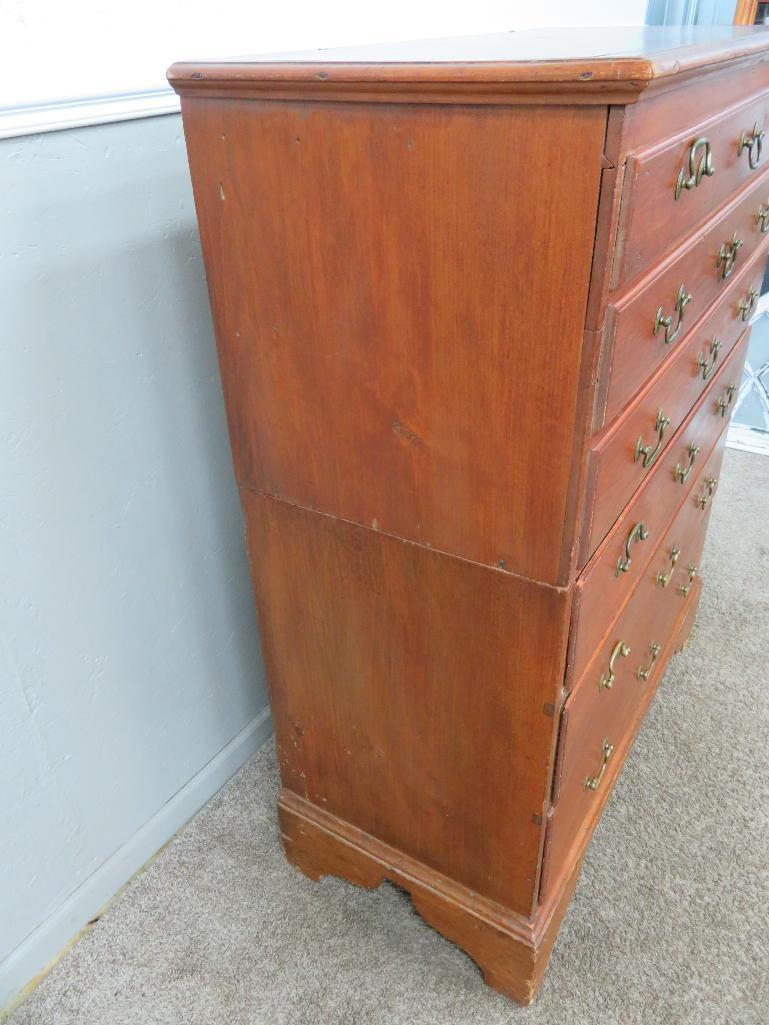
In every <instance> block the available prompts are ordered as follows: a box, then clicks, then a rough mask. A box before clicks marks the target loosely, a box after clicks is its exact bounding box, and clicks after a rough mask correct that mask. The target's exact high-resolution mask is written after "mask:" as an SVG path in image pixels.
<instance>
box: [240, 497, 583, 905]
mask: <svg viewBox="0 0 769 1025" xmlns="http://www.w3.org/2000/svg"><path fill="white" fill-rule="evenodd" d="M242 499H243V504H244V509H245V514H246V522H247V533H248V545H249V552H250V555H251V568H252V574H253V578H254V586H255V591H256V599H257V608H258V612H259V624H260V629H261V635H262V645H263V652H264V658H265V664H266V666H267V675H268V681H269V685H270V697H271V702H272V707H273V711H274V718H275V732H276V737H277V747H278V763H279V766H280V771H281V778H282V780H283V785H284V787H285V788H286V789H288V790H291V791H293V792H295V793H297V794H299V795H300V796H301V797H303V798H305V800H307V801H310V802H312V803H313V804H315V805H317V806H318V807H321V808H323V809H325V810H326V811H328V812H330V813H331V814H333V815H336V816H338V817H339V818H341V819H342V820H344V821H346V822H350V823H352V824H354V825H355V826H357V827H358V828H360V829H362V830H363V831H364V832H366V833H370V834H372V835H373V836H376V837H378V838H379V839H381V840H383V841H384V842H385V843H388V844H390V845H392V846H393V847H396V848H398V849H399V850H401V851H403V852H405V853H406V854H409V855H410V856H411V857H414V858H416V859H417V860H419V861H421V862H424V863H425V864H427V865H429V866H430V867H431V868H434V869H435V870H436V871H439V872H441V873H443V874H445V875H448V876H450V877H451V878H453V879H455V880H457V881H458V882H460V883H462V884H463V885H464V886H467V887H469V888H471V889H473V890H475V891H476V892H477V893H479V894H481V895H482V896H485V897H488V898H489V899H492V900H495V901H498V902H500V903H502V904H504V905H505V906H507V907H508V908H510V909H512V910H514V911H517V912H519V913H521V914H524V915H528V914H530V913H531V912H532V909H533V906H534V902H535V900H536V893H537V885H538V870H539V856H540V848H541V843H542V833H543V818H544V814H545V809H546V804H547V799H548V785H549V783H548V781H549V768H550V766H551V764H552V754H553V747H554V742H555V718H554V714H555V706H556V705H557V702H558V700H559V695H560V689H561V682H562V675H563V669H562V667H563V662H564V658H565V646H566V639H567V629H568V614H569V608H568V596H567V595H566V594H565V593H563V592H561V591H557V590H555V589H554V588H551V587H544V586H541V585H537V584H534V583H532V582H529V581H523V580H520V579H517V578H515V577H512V576H510V575H509V574H507V573H503V572H500V571H498V570H492V569H487V568H484V567H482V566H477V565H474V564H470V563H466V562H463V561H461V560H459V559H454V558H450V557H448V556H445V555H441V554H440V553H436V552H431V551H429V550H428V549H426V548H424V547H422V546H420V545H415V544H411V543H408V542H405V541H402V540H399V539H396V538H391V537H387V536H384V535H382V534H381V533H377V532H376V531H372V530H370V529H366V528H362V527H359V526H356V525H354V524H351V523H343V522H341V521H339V520H337V519H333V518H331V517H327V516H320V515H318V514H316V513H311V512H307V511H306V510H302V509H299V508H297V507H295V506H291V505H288V504H287V503H285V502H281V501H278V500H276V499H273V498H268V497H264V496H261V495H258V494H256V493H254V492H249V491H248V490H243V492H242Z"/></svg>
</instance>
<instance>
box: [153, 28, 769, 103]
mask: <svg viewBox="0 0 769 1025" xmlns="http://www.w3.org/2000/svg"><path fill="white" fill-rule="evenodd" d="M768 46H769V36H768V35H767V32H766V30H765V29H764V28H763V27H761V28H741V27H740V28H734V27H729V26H702V25H700V26H691V25H689V26H670V25H668V26H649V25H647V26H637V27H623V28H597V27H592V28H589V29H579V28H571V29H549V30H537V31H533V32H506V33H496V34H489V35H486V36H465V37H457V38H455V39H434V40H429V39H428V40H420V41H415V42H408V43H385V44H377V45H374V46H362V47H336V48H332V49H327V50H324V51H317V50H315V51H312V50H310V51H305V52H298V53H295V54H288V55H286V56H284V57H280V56H270V55H266V56H263V57H252V58H244V59H237V60H230V61H195V62H183V63H177V64H174V65H173V67H171V68H170V70H169V72H168V78H169V81H170V82H171V84H172V86H173V87H174V89H176V91H177V92H179V93H181V94H182V95H199V96H210V95H222V94H227V95H229V96H231V97H234V96H238V97H243V98H246V97H251V98H257V97H258V98H266V97H272V98H275V99H281V98H282V99H320V100H329V99H337V100H345V99H351V98H356V99H358V100H360V101H363V100H365V101H366V102H373V101H375V100H376V99H377V98H381V99H383V100H385V101H386V102H394V101H395V102H397V101H399V100H401V101H404V102H409V103H413V102H419V101H420V98H421V102H426V101H427V102H429V101H430V100H435V99H439V100H440V101H441V102H444V103H450V102H452V99H453V98H454V97H458V96H461V95H462V94H463V93H464V97H465V99H466V100H467V99H468V98H471V99H472V100H473V102H476V103H480V102H484V97H489V95H491V96H495V97H496V101H497V102H499V101H500V100H502V101H503V102H514V101H515V97H516V95H529V96H533V97H535V98H536V100H537V102H539V103H542V102H546V101H547V99H548V98H550V97H559V98H560V101H561V102H564V101H566V102H571V103H580V104H589V103H591V102H599V103H604V104H605V103H608V102H614V103H617V102H628V103H632V102H634V101H635V100H636V99H637V98H638V96H639V94H641V93H642V92H643V91H644V90H645V89H647V88H648V87H649V86H650V85H652V86H654V85H657V84H658V83H666V82H669V81H676V82H678V81H681V80H685V79H686V78H687V77H690V76H692V75H699V76H705V75H708V74H712V73H713V71H714V69H717V68H719V67H720V66H721V65H723V64H725V63H728V62H734V61H736V60H740V59H742V60H751V59H756V57H757V56H758V55H760V54H761V53H762V52H763V51H765V50H766V49H767V47H768Z"/></svg>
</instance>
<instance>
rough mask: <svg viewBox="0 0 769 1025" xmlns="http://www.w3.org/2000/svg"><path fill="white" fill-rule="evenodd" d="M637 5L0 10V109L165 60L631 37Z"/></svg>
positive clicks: (512, 1) (612, 1) (301, 4)
mask: <svg viewBox="0 0 769 1025" xmlns="http://www.w3.org/2000/svg"><path fill="white" fill-rule="evenodd" d="M646 6H647V0H579V2H578V3H575V2H573V0H550V2H548V3H537V2H534V0H485V2H484V0H477V2H475V0H474V2H472V3H468V2H463V3H451V2H450V0H444V2H439V0H421V2H414V0H388V2H387V3H383V4H371V3H366V2H361V0H324V2H319V0H295V2H293V3H291V2H286V3H277V4H276V3H269V4H268V3H264V2H262V3H260V2H258V0H257V2H248V3H246V2H244V0H216V2H215V3H212V2H211V0H160V2H158V0H132V2H131V3H126V0H67V2H66V3H65V2H62V0H4V2H3V0H0V40H2V42H0V45H1V46H3V51H4V52H3V55H2V67H3V74H2V76H1V77H0V107H4V106H12V105H14V104H18V103H44V102H48V101H50V100H58V99H61V98H66V97H70V96H91V95H93V94H94V93H108V92H110V93H111V92H133V91H139V90H143V89H157V88H161V87H164V86H165V84H166V83H165V72H166V69H167V68H168V66H169V64H171V63H173V61H175V60H184V59H187V58H193V57H217V56H234V55H238V54H249V53H274V52H276V51H279V50H296V49H301V48H305V47H306V48H312V47H318V46H341V45H343V44H348V43H375V42H382V41H386V40H395V39H421V38H425V37H431V36H453V35H463V34H465V33H471V32H505V31H508V30H511V29H524V28H538V27H543V26H547V25H551V26H552V25H567V26H568V25H642V24H643V23H644V21H645V16H646Z"/></svg>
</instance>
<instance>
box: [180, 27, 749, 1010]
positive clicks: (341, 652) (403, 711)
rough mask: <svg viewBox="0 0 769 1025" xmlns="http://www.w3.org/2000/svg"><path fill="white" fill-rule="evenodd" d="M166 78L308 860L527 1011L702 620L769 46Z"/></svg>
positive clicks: (333, 60)
mask: <svg viewBox="0 0 769 1025" xmlns="http://www.w3.org/2000/svg"><path fill="white" fill-rule="evenodd" d="M169 77H170V80H171V82H172V83H173V85H174V87H175V88H176V89H177V90H178V92H179V93H180V94H181V96H182V111H183V116H184V125H185V134H186V139H187V146H188V151H189V158H190V166H191V171H192V180H193V185H194V190H195V199H196V204H197V210H198V216H199V221H200V229H201V238H202V244H203V250H204V256H205V261H206V268H207V274H208V281H209V288H210V295H211V304H212V308H213V313H214V321H215V327H216V336H217V344H218V348H219V356H220V363H221V370H222V380H223V386H224V392H225V398H226V403H227V411H228V416H229V424H230V432H231V438H232V447H233V455H234V462H235V469H236V474H237V480H238V484H239V487H240V490H241V496H242V502H243V508H244V512H245V518H246V525H247V538H248V548H249V553H250V559H251V569H252V575H253V580H254V586H255V592H256V599H257V606H258V615H259V621H260V629H261V635H262V641H263V650H264V657H265V662H266V665H267V671H268V677H269V683H270V689H271V701H272V707H273V712H274V718H275V730H276V736H277V750H278V758H279V762H280V772H281V779H282V791H281V796H280V800H279V811H280V817H281V823H282V829H283V839H284V843H285V848H286V853H287V855H288V857H289V858H290V859H291V861H292V862H294V863H295V864H296V865H298V866H299V868H301V869H302V870H303V871H304V872H306V873H307V874H308V875H310V876H311V877H313V878H319V877H320V876H322V875H324V874H327V873H331V874H334V875H338V876H343V877H344V878H346V879H349V880H351V881H353V882H356V883H359V884H361V885H364V886H376V885H378V884H379V883H380V882H381V881H382V880H383V879H385V878H387V879H390V880H392V881H394V882H395V883H397V884H398V885H399V886H402V887H404V888H405V889H406V890H408V891H409V892H410V894H411V896H412V898H413V900H414V904H415V906H416V908H417V910H418V911H419V912H420V913H421V914H422V915H423V916H424V917H425V918H426V919H427V921H428V922H430V923H431V924H432V925H434V926H435V928H437V929H438V930H440V931H441V932H442V933H443V934H444V935H446V936H447V937H449V938H450V939H451V940H453V941H454V942H456V943H457V944H459V945H460V946H461V947H463V948H464V949H465V950H466V951H467V952H468V953H469V954H470V956H471V957H473V958H474V959H475V961H476V962H477V963H478V964H479V966H480V967H481V969H482V971H483V973H484V975H485V978H486V980H487V981H488V983H489V984H490V985H491V986H494V987H496V988H498V989H500V990H501V991H502V992H504V993H507V994H509V995H510V996H511V997H513V998H514V999H515V1000H518V1001H520V1002H523V1003H526V1002H528V1001H530V1000H531V999H532V998H533V996H534V993H535V992H536V988H537V985H538V983H539V981H540V979H541V977H542V973H543V971H544V968H545V965H546V963H547V960H548V957H549V954H550V951H551V948H552V945H553V942H554V940H555V936H556V933H557V930H558V927H559V924H560V921H561V918H562V916H563V914H564V911H565V908H566V906H567V904H568V901H569V899H570V895H571V893H572V891H573V889H574V886H575V884H576V880H577V877H578V874H579V870H580V866H581V864H582V860H583V857H584V854H585V850H586V846H587V844H588V841H589V838H590V835H591V832H592V830H593V827H594V826H595V824H596V822H597V820H598V817H599V816H600V813H601V810H602V808H603V806H604V803H605V801H606V798H607V795H608V794H609V792H610V791H611V788H612V785H613V783H614V781H615V779H616V777H617V774H618V772H619V771H620V768H621V766H622V764H623V761H624V759H625V756H626V754H627V752H628V749H629V747H630V745H631V744H632V742H633V739H634V736H635V734H636V732H637V729H638V726H639V724H640V722H641V719H642V717H643V715H644V711H645V709H646V707H647V706H648V703H649V701H650V700H651V698H652V696H653V694H654V691H655V688H656V686H657V684H658V682H659V680H660V677H661V675H662V673H663V671H664V668H665V665H666V663H667V661H668V659H669V658H670V656H671V655H672V654H673V653H674V652H676V651H678V650H679V649H681V648H682V647H683V645H684V643H685V641H686V638H687V636H688V632H689V630H690V628H691V623H692V619H693V617H694V614H695V610H696V605H697V600H698V598H699V593H700V587H701V585H700V579H699V575H698V570H697V567H698V565H699V559H700V554H701V551H702V546H703V542H704V537H705V531H706V527H707V521H708V515H709V512H710V508H711V501H712V499H713V496H714V494H716V493H717V486H718V476H719V465H720V461H721V456H722V453H723V448H724V441H725V435H726V428H727V424H728V419H729V412H730V406H731V404H732V400H733V398H734V395H735V391H736V389H737V387H738V385H739V383H740V377H741V372H742V365H743V360H744V357H745V348H746V344H747V330H748V328H747V322H748V320H749V318H750V314H751V311H752V308H753V306H754V305H755V302H756V297H757V296H758V294H759V291H760V289H761V284H762V280H763V275H764V266H765V263H766V252H767V246H768V245H769V234H767V232H768V231H769V163H767V161H766V160H765V157H764V149H765V147H764V145H763V143H764V127H765V126H766V125H767V123H768V122H769V91H768V88H769V35H767V34H766V33H764V32H763V31H760V30H755V31H753V30H733V29H715V30H713V29H705V30H697V29H673V30H669V29H668V30H666V29H656V30H648V29H647V30H643V29H638V30H616V31H609V32H606V33H601V32H598V31H597V30H591V31H590V32H586V33H580V32H575V31H573V30H569V31H568V32H565V33H558V32H548V33H521V34H516V33H511V34H506V35H500V36H489V37H478V38H476V39H465V40H442V41H437V42H435V43H418V44H403V45H401V44H399V45H393V46H392V47H390V48H388V47H381V48H370V49H369V48H363V49H360V50H356V51H351V52H349V51H339V52H338V53H337V52H335V51H330V52H326V53H324V54H323V55H322V57H321V56H318V55H313V54H311V55H299V56H297V57H296V58H286V59H282V60H273V61H256V60H252V61H238V62H231V63H202V62H199V63H195V64H178V65H175V66H174V67H173V68H172V69H171V72H170V75H169ZM692 728H693V729H696V724H692Z"/></svg>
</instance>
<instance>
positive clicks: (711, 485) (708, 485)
mask: <svg viewBox="0 0 769 1025" xmlns="http://www.w3.org/2000/svg"><path fill="white" fill-rule="evenodd" d="M716 484H718V481H717V480H716V478H715V477H706V478H705V485H704V487H703V490H702V494H701V495H698V496H697V505H698V506H699V507H700V509H705V508H706V507H707V504H708V502H709V501H710V499H711V498H712V496H713V492H714V491H715V488H716Z"/></svg>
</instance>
